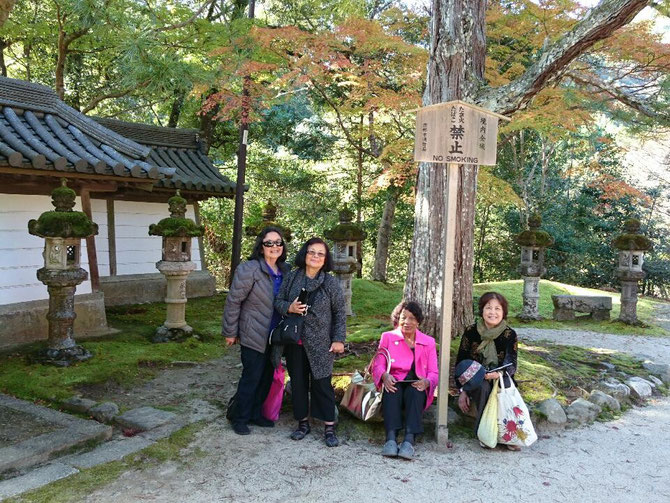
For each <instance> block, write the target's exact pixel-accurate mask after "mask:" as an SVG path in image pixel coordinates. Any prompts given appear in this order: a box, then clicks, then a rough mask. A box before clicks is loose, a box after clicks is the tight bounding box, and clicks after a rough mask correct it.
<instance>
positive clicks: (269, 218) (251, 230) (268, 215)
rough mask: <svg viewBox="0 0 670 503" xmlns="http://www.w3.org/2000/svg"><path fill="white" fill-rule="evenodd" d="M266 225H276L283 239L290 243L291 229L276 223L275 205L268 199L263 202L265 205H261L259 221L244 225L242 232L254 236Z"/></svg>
mask: <svg viewBox="0 0 670 503" xmlns="http://www.w3.org/2000/svg"><path fill="white" fill-rule="evenodd" d="M266 227H277V228H278V229H281V231H282V234H283V235H284V241H286V242H287V243H290V242H291V239H293V236H292V235H291V229H289V228H288V227H285V226H283V225H281V224H278V223H277V207H276V206H275V205H274V204H272V201H268V202H267V203H265V206H263V213H262V220H261V222H260V223H259V224H257V225H248V226H247V227H245V229H244V232H245V234H246V235H247V236H249V237H253V238H255V237H256V236H258V235H259V234H260V233H261V231H262V230H263V229H265V228H266Z"/></svg>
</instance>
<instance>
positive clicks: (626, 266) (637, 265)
mask: <svg viewBox="0 0 670 503" xmlns="http://www.w3.org/2000/svg"><path fill="white" fill-rule="evenodd" d="M639 232H640V221H639V220H637V219H635V218H630V219H628V220H626V221H625V222H624V233H623V234H621V235H619V236H617V237H616V238H615V239H614V241H613V242H612V246H613V247H614V248H616V249H618V250H619V265H618V267H617V277H618V278H619V280H620V281H621V314H620V315H619V319H620V320H621V321H623V322H624V323H628V324H631V325H632V324H635V323H637V283H638V281H640V280H641V279H644V277H645V276H646V273H645V272H644V271H643V270H642V264H643V263H644V252H646V251H647V250H649V249H651V241H650V240H649V238H647V237H646V236H644V235H642V234H640V233H639Z"/></svg>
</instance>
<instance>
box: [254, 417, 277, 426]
mask: <svg viewBox="0 0 670 503" xmlns="http://www.w3.org/2000/svg"><path fill="white" fill-rule="evenodd" d="M250 422H251V424H255V425H256V426H260V427H262V428H274V427H275V422H274V421H270V420H269V419H265V418H264V417H259V418H258V419H252V420H251V421H250Z"/></svg>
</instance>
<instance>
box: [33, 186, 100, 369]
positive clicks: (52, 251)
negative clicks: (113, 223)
mask: <svg viewBox="0 0 670 503" xmlns="http://www.w3.org/2000/svg"><path fill="white" fill-rule="evenodd" d="M76 197H77V194H76V193H75V191H74V190H72V189H71V188H69V187H68V186H67V180H66V179H64V178H63V179H62V180H61V186H60V187H57V188H55V189H54V190H53V192H52V193H51V202H52V204H53V205H54V206H55V208H56V209H55V210H54V211H46V212H44V213H42V214H41V215H40V216H39V218H38V219H37V220H30V221H29V222H28V232H30V234H32V235H34V236H39V237H42V238H44V241H45V242H44V252H43V254H42V255H43V257H44V267H42V268H41V269H38V271H37V279H39V280H40V281H41V282H42V283H44V284H45V285H47V290H48V292H49V312H48V313H47V319H48V320H49V337H48V340H47V348H46V349H44V350H39V351H38V353H37V354H36V356H35V358H36V360H38V361H41V362H43V363H49V364H52V365H58V366H61V367H67V366H68V365H71V364H72V363H76V362H78V361H83V360H87V359H89V358H90V357H91V356H92V355H91V353H90V352H89V351H87V350H86V349H84V348H83V347H81V346H79V345H77V344H76V343H75V340H74V333H73V325H74V320H75V318H76V317H77V315H76V314H75V312H74V292H75V290H76V289H77V285H79V284H80V283H81V282H83V281H85V280H86V279H87V278H88V273H87V272H86V271H85V270H84V269H82V268H81V267H80V266H79V259H80V256H81V240H82V238H87V237H89V236H94V235H96V234H97V233H98V226H97V224H95V223H93V222H92V221H91V220H90V219H89V218H88V217H87V216H86V214H85V213H82V212H81V211H74V210H73V209H72V208H74V204H75V199H76Z"/></svg>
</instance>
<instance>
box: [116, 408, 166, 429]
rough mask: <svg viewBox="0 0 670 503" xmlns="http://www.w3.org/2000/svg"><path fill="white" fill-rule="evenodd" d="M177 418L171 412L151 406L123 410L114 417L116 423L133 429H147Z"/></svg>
mask: <svg viewBox="0 0 670 503" xmlns="http://www.w3.org/2000/svg"><path fill="white" fill-rule="evenodd" d="M176 419H177V415H176V414H175V413H173V412H168V411H165V410H160V409H154V408H153V407H139V408H137V409H132V410H129V411H127V412H124V413H123V414H121V415H120V416H118V417H117V418H116V420H115V421H116V423H117V424H119V425H121V426H123V427H125V428H132V429H134V430H140V431H147V430H152V429H154V428H157V427H159V426H162V425H164V424H166V423H170V422H172V421H175V420H176Z"/></svg>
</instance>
